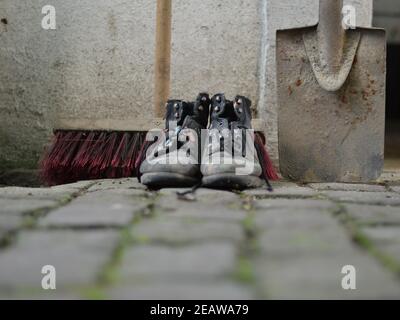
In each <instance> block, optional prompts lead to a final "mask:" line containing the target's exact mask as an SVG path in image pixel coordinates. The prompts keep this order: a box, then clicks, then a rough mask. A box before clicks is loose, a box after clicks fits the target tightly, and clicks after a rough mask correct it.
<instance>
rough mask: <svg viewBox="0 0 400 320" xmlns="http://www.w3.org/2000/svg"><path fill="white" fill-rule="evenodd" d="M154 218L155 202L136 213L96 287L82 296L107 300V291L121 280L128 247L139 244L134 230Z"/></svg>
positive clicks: (85, 291)
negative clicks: (143, 222) (144, 220)
mask: <svg viewBox="0 0 400 320" xmlns="http://www.w3.org/2000/svg"><path fill="white" fill-rule="evenodd" d="M153 216H154V202H151V203H149V204H148V205H147V207H146V208H144V209H143V210H142V211H141V212H138V213H135V214H134V217H133V218H132V220H131V222H130V223H129V224H128V225H127V226H125V227H124V228H123V229H122V230H121V232H120V239H119V241H118V244H117V245H116V247H115V248H114V250H113V252H112V254H111V257H110V260H109V261H108V262H107V263H106V265H105V266H104V267H103V268H102V270H101V271H100V272H99V275H98V280H97V283H96V284H95V285H93V286H92V287H89V288H85V289H83V290H82V292H81V293H82V295H83V297H84V298H86V299H90V300H104V299H106V298H107V295H106V293H105V291H106V289H107V288H108V287H110V286H112V285H113V284H115V283H117V282H118V280H119V268H120V266H121V264H122V261H123V258H124V254H125V251H126V249H127V248H128V247H130V246H132V245H135V244H137V243H138V240H137V239H136V238H135V237H134V236H133V235H132V228H133V227H134V226H135V225H136V224H138V223H140V221H142V219H147V218H150V217H153Z"/></svg>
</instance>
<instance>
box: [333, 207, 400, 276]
mask: <svg viewBox="0 0 400 320" xmlns="http://www.w3.org/2000/svg"><path fill="white" fill-rule="evenodd" d="M337 206H338V209H337V210H336V211H335V212H334V215H335V216H337V217H338V219H339V221H340V222H341V224H342V225H343V226H344V227H345V228H346V230H347V231H348V233H349V234H350V236H351V238H352V240H353V242H354V243H355V244H357V245H358V246H359V247H361V248H362V249H364V250H366V251H367V252H368V253H369V254H371V255H372V256H373V257H374V258H375V259H377V260H378V261H379V262H380V263H381V264H382V265H383V266H384V267H385V268H387V269H388V270H389V271H391V272H393V273H395V274H396V275H397V276H398V277H400V264H399V263H398V261H397V260H396V259H394V258H392V257H391V256H390V255H388V254H386V253H384V252H382V251H381V250H380V249H379V248H378V247H377V246H376V245H375V244H374V242H373V241H372V240H371V239H370V238H368V236H367V235H365V234H364V232H363V231H362V229H361V227H360V225H359V224H358V223H357V220H356V219H354V218H353V217H351V216H350V215H349V214H348V212H347V210H346V208H345V207H344V206H343V205H341V204H339V203H337Z"/></svg>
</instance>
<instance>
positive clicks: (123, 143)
mask: <svg viewBox="0 0 400 320" xmlns="http://www.w3.org/2000/svg"><path fill="white" fill-rule="evenodd" d="M145 135H146V133H145V132H125V133H122V132H121V133H118V132H100V131H97V132H95V131H90V132H84V131H56V132H55V134H54V139H53V141H52V143H51V145H50V147H49V148H48V150H47V152H45V154H44V156H43V158H42V159H41V161H40V176H41V180H42V181H43V183H45V184H47V185H57V184H63V183H71V182H75V181H78V180H87V179H102V178H123V177H131V176H134V175H135V160H136V158H137V155H138V152H139V151H140V149H141V144H142V143H143V141H144V137H145Z"/></svg>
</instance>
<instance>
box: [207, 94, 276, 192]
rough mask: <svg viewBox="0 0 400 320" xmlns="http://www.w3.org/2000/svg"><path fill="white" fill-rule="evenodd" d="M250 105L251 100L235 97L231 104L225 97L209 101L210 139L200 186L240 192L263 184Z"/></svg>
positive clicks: (219, 96)
mask: <svg viewBox="0 0 400 320" xmlns="http://www.w3.org/2000/svg"><path fill="white" fill-rule="evenodd" d="M250 106H251V101H250V100H249V99H247V98H245V97H243V96H236V97H235V99H234V101H229V100H227V99H226V98H225V95H224V94H217V95H215V96H214V97H213V98H212V101H211V111H210V127H209V136H208V139H209V140H208V141H207V143H206V144H205V151H204V152H203V157H202V164H201V173H202V175H203V178H202V185H203V186H205V187H212V188H222V189H236V190H242V189H247V188H257V187H261V186H263V185H264V181H263V179H261V177H263V168H262V167H261V165H260V161H259V157H258V155H257V150H256V147H255V142H254V132H253V131H252V130H251V119H252V117H251V110H250ZM265 180H266V181H267V183H268V180H267V179H265ZM268 185H269V183H268Z"/></svg>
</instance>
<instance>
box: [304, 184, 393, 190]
mask: <svg viewBox="0 0 400 320" xmlns="http://www.w3.org/2000/svg"><path fill="white" fill-rule="evenodd" d="M309 186H310V187H311V188H313V189H316V190H332V191H359V192H385V191H386V187H385V186H381V185H378V184H352V183H311V184H309Z"/></svg>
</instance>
